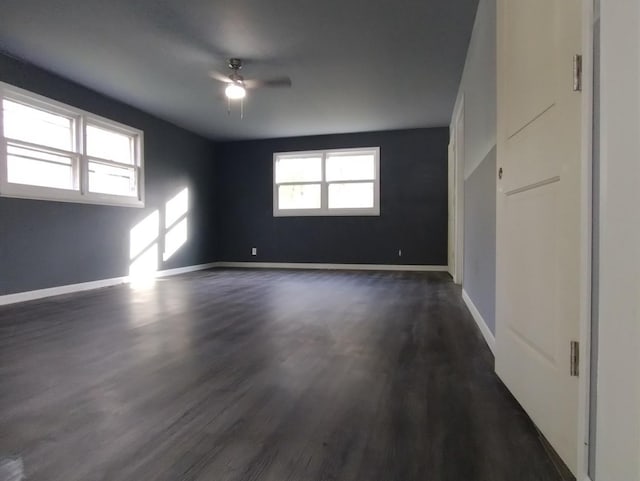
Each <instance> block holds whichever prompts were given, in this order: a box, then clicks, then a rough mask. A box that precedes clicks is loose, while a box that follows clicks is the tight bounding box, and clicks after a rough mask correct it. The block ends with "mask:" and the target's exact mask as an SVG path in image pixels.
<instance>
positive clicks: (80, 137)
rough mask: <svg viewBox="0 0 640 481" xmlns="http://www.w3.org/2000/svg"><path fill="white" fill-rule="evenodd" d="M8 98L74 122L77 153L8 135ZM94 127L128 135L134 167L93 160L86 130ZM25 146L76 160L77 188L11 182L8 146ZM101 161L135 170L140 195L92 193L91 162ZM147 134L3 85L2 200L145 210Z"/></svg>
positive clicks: (0, 113)
mask: <svg viewBox="0 0 640 481" xmlns="http://www.w3.org/2000/svg"><path fill="white" fill-rule="evenodd" d="M4 99H7V100H10V101H14V102H17V103H21V104H23V105H26V106H28V107H33V108H36V109H39V110H42V111H45V112H48V113H51V114H54V115H59V116H63V117H67V118H69V119H72V120H73V122H74V124H73V134H72V135H73V142H72V143H73V149H74V150H73V151H67V150H64V149H58V148H55V147H47V146H44V145H41V144H34V143H31V142H25V141H22V140H17V139H10V138H7V137H5V136H4V113H3V108H2V102H3V101H4ZM88 125H94V126H96V127H99V128H103V129H107V130H110V131H113V132H115V133H120V134H124V135H127V136H129V137H131V138H132V139H133V142H134V147H133V151H132V153H133V155H134V159H133V164H124V163H121V162H115V161H112V160H108V159H101V158H98V157H91V156H89V155H88V154H87V149H86V127H87V126H88ZM10 144H11V145H16V146H20V147H22V146H24V147H28V148H33V149H36V150H40V151H43V152H51V153H57V154H61V155H65V156H69V157H70V158H72V170H73V189H63V188H56V187H46V186H38V185H28V184H18V183H13V182H9V180H8V177H9V171H8V146H9V145H10ZM90 162H99V163H102V164H106V165H109V166H115V167H127V168H130V169H133V170H134V175H135V177H136V195H135V196H126V195H117V194H102V193H97V192H90V191H89V163H90ZM144 173H145V170H144V132H143V131H142V130H140V129H136V128H134V127H130V126H128V125H124V124H122V123H120V122H116V121H114V120H110V119H107V118H105V117H101V116H99V115H96V114H93V113H91V112H87V111H85V110H82V109H79V108H76V107H72V106H70V105H67V104H64V103H62V102H58V101H56V100H52V99H50V98H48V97H45V96H42V95H39V94H36V93H33V92H30V91H28V90H24V89H21V88H19V87H16V86H14V85H10V84H7V83H5V82H0V197H14V198H20V199H35V200H49V201H58V202H74V203H82V204H96V205H112V206H128V207H144V205H145V189H144V187H145V185H144Z"/></svg>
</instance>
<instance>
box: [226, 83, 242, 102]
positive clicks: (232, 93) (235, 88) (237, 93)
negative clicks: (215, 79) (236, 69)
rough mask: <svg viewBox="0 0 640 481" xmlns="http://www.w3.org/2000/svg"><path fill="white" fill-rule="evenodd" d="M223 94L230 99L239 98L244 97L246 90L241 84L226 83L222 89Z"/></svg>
mask: <svg viewBox="0 0 640 481" xmlns="http://www.w3.org/2000/svg"><path fill="white" fill-rule="evenodd" d="M224 94H225V95H226V96H227V98H228V99H230V100H239V99H243V98H245V97H246V95H247V91H246V89H245V88H244V87H243V86H242V85H240V84H236V83H232V84H229V85H227V88H226V89H225V90H224Z"/></svg>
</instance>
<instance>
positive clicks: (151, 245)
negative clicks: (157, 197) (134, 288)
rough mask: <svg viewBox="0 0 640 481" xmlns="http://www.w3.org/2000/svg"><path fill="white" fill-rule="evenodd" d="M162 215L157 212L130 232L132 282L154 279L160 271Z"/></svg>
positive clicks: (130, 275) (130, 272)
mask: <svg viewBox="0 0 640 481" xmlns="http://www.w3.org/2000/svg"><path fill="white" fill-rule="evenodd" d="M159 234H160V213H159V212H158V211H157V210H156V211H154V212H152V213H151V214H149V215H148V216H147V217H145V218H144V219H143V220H141V221H140V222H139V223H138V224H136V225H135V226H134V227H133V228H132V229H131V231H130V232H129V260H130V264H129V278H130V280H131V281H132V282H143V281H145V280H147V279H153V278H154V277H155V273H156V271H157V270H158V236H159Z"/></svg>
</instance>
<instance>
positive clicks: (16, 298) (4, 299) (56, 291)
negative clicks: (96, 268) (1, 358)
mask: <svg viewBox="0 0 640 481" xmlns="http://www.w3.org/2000/svg"><path fill="white" fill-rule="evenodd" d="M216 265H217V263H216V262H211V263H209V264H199V265H194V266H187V267H178V268H176V269H166V270H162V271H158V272H156V273H155V277H169V276H176V275H178V274H185V273H187V272H194V271H201V270H204V269H210V268H212V267H216ZM129 281H130V279H129V277H128V276H124V277H113V278H111V279H101V280H99V281H90V282H82V283H80V284H68V285H66V286H58V287H50V288H47V289H38V290H35V291H26V292H18V293H15V294H6V295H4V296H0V306H4V305H7V304H15V303H17V302H26V301H33V300H35V299H43V298H45V297H51V296H60V295H62V294H71V293H73V292H81V291H88V290H91V289H100V288H102V287H111V286H116V285H118V284H126V283H128V282H129Z"/></svg>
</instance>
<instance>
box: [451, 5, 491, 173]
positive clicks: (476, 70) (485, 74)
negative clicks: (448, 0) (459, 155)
mask: <svg viewBox="0 0 640 481" xmlns="http://www.w3.org/2000/svg"><path fill="white" fill-rule="evenodd" d="M463 95H464V103H465V174H464V177H465V179H466V178H468V177H469V176H470V175H471V173H472V172H473V171H474V170H475V169H476V168H477V167H478V165H480V162H482V161H483V160H484V159H485V157H486V156H487V154H489V153H490V152H491V150H492V149H493V148H494V147H495V145H496V1H495V0H480V2H479V3H478V12H477V14H476V19H475V23H474V25H473V33H472V34H471V41H470V42H469V49H468V51H467V59H466V61H465V66H464V71H463V73H462V79H461V80H460V88H459V90H458V97H457V100H456V107H455V108H454V110H453V111H454V112H456V110H457V106H458V103H459V102H460V101H461V100H462V97H463ZM452 123H453V122H452Z"/></svg>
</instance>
